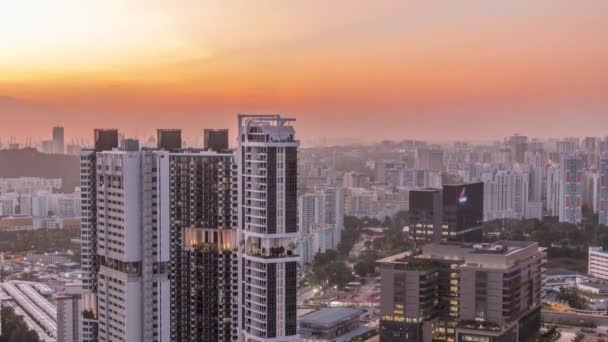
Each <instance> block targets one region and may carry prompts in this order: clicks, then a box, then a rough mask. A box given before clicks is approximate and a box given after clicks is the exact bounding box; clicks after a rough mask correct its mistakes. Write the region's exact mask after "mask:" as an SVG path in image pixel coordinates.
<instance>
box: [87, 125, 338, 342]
mask: <svg viewBox="0 0 608 342" xmlns="http://www.w3.org/2000/svg"><path fill="white" fill-rule="evenodd" d="M290 121H293V120H291V119H282V118H280V117H279V116H239V125H240V127H241V128H242V130H241V131H240V132H243V135H242V136H241V137H242V139H240V140H239V149H238V151H236V153H235V152H234V151H230V150H225V149H223V150H221V151H219V152H218V151H215V150H207V149H205V150H203V149H184V148H180V144H181V138H179V136H180V134H179V131H178V130H171V131H167V130H159V134H158V144H159V145H158V147H157V148H143V149H141V150H140V149H139V148H138V146H137V144H123V145H122V147H121V148H119V147H118V132H117V131H116V130H96V131H95V148H94V149H91V150H83V151H82V154H81V180H82V184H81V185H82V191H81V194H82V212H83V218H82V265H83V272H84V277H83V301H82V306H83V310H82V311H83V316H82V336H83V337H82V339H83V340H84V341H146V342H147V341H237V340H239V337H240V336H241V337H243V338H245V339H246V340H247V341H266V340H276V339H280V340H281V341H291V340H297V334H296V325H297V322H296V280H297V278H296V272H297V261H298V256H297V255H296V253H295V252H294V251H295V241H296V238H297V234H298V230H297V213H296V212H297V198H296V196H297V148H298V145H299V142H298V141H297V140H295V132H294V130H293V127H291V126H289V125H288V123H289V122H290ZM127 140H128V139H127ZM123 141H126V140H123ZM236 160H238V162H239V163H238V164H237V163H235V161H236ZM339 194H340V192H339V191H338V192H334V191H331V189H328V190H327V191H326V192H324V195H325V196H324V197H323V198H324V200H325V202H327V203H326V204H325V209H326V210H324V211H323V212H322V213H321V214H322V215H323V220H324V222H326V223H327V224H334V225H341V224H342V221H341V220H342V216H343V214H342V213H341V212H340V210H339V209H340V208H341V207H340V205H341V203H342V202H341V197H340V196H339ZM239 329H240V330H239Z"/></svg>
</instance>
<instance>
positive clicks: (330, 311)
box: [300, 308, 361, 342]
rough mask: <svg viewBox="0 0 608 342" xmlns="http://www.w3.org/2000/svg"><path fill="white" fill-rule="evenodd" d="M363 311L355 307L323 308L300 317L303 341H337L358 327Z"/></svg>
mask: <svg viewBox="0 0 608 342" xmlns="http://www.w3.org/2000/svg"><path fill="white" fill-rule="evenodd" d="M360 316H361V311H360V310H357V309H353V308H323V309H320V310H318V311H314V312H311V313H309V314H306V315H304V316H303V317H301V318H300V337H301V341H302V342H309V341H310V342H322V341H323V342H325V341H326V342H330V341H336V340H337V339H338V338H339V337H340V336H341V335H344V334H346V333H348V332H349V331H352V330H354V329H356V328H357V327H358V326H359V324H360V321H359V317H360Z"/></svg>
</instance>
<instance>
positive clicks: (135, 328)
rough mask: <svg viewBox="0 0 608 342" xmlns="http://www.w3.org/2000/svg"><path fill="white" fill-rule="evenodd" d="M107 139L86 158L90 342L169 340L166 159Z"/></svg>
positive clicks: (86, 333) (86, 325)
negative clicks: (161, 174)
mask: <svg viewBox="0 0 608 342" xmlns="http://www.w3.org/2000/svg"><path fill="white" fill-rule="evenodd" d="M106 132H108V131H106ZM101 135H102V137H101V138H100V133H98V131H96V148H95V150H92V151H91V150H85V151H83V152H82V157H81V180H82V193H81V195H82V200H83V209H82V210H83V221H82V245H83V252H82V255H83V256H82V263H83V271H84V273H85V276H84V280H83V311H84V312H85V314H84V315H83V340H84V341H100V342H102V341H169V338H170V328H169V300H168V298H169V279H168V270H167V269H168V267H167V265H168V261H169V234H168V230H166V229H164V230H162V229H161V225H160V222H162V219H163V218H162V215H163V214H165V211H166V210H161V208H160V206H159V201H160V198H162V196H161V195H160V193H159V192H160V185H159V181H158V177H157V176H156V175H157V172H156V171H157V170H158V168H159V165H160V155H159V154H158V153H156V152H154V151H145V150H144V151H139V150H119V149H117V148H116V145H117V141H118V139H117V132H116V131H111V133H107V134H105V133H104V134H101ZM104 139H105V143H104ZM99 140H101V141H99Z"/></svg>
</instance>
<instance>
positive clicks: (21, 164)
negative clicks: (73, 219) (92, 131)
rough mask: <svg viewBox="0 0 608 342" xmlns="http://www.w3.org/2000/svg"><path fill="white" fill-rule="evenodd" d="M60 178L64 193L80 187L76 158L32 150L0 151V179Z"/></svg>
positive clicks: (78, 161)
mask: <svg viewBox="0 0 608 342" xmlns="http://www.w3.org/2000/svg"><path fill="white" fill-rule="evenodd" d="M15 177H41V178H61V179H62V180H63V188H62V191H64V192H72V191H74V187H76V186H79V185H80V159H79V157H78V156H71V155H63V154H46V153H41V152H38V151H37V150H35V149H33V148H24V149H18V150H0V178H15Z"/></svg>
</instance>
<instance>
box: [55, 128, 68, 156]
mask: <svg viewBox="0 0 608 342" xmlns="http://www.w3.org/2000/svg"><path fill="white" fill-rule="evenodd" d="M53 153H56V154H64V153H65V143H64V136H63V127H60V126H58V127H53Z"/></svg>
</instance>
